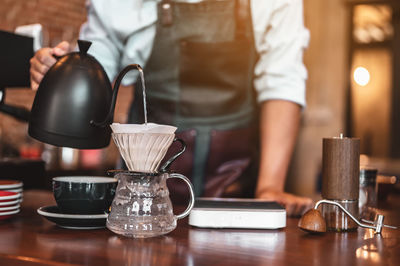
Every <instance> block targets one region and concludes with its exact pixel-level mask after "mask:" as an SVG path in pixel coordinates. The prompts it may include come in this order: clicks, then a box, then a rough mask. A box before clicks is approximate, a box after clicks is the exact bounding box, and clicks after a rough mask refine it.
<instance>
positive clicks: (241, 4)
mask: <svg viewBox="0 0 400 266" xmlns="http://www.w3.org/2000/svg"><path fill="white" fill-rule="evenodd" d="M235 1H236V2H235V10H236V11H235V12H236V39H239V40H243V39H246V38H247V36H248V35H247V34H248V30H249V29H248V26H249V24H248V23H249V22H251V15H250V14H251V13H250V0H235Z"/></svg>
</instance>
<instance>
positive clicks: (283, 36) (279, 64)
mask: <svg viewBox="0 0 400 266" xmlns="http://www.w3.org/2000/svg"><path fill="white" fill-rule="evenodd" d="M252 18H253V26H254V38H255V44H256V49H257V52H258V53H259V61H258V62H257V64H256V67H255V80H254V87H255V89H256V91H257V96H258V97H257V99H258V101H259V102H263V101H267V100H271V99H281V100H288V101H292V102H295V103H298V104H299V105H301V106H305V104H306V99H305V98H306V97H305V94H306V93H305V92H306V79H307V70H306V68H305V66H304V64H303V52H304V49H305V48H306V47H307V46H308V42H309V31H308V30H307V29H306V28H305V27H304V20H303V2H302V0H277V1H265V0H255V1H252Z"/></svg>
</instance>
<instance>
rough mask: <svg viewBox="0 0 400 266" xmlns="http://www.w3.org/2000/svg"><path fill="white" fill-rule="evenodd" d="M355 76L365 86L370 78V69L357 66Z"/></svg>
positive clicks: (358, 82)
mask: <svg viewBox="0 0 400 266" xmlns="http://www.w3.org/2000/svg"><path fill="white" fill-rule="evenodd" d="M353 78H354V81H355V82H356V83H357V84H358V85H360V86H365V85H367V84H368V83H369V80H370V75H369V71H368V70H367V69H366V68H365V67H357V68H356V69H355V70H354V74H353Z"/></svg>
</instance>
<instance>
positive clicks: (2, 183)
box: [0, 180, 24, 190]
mask: <svg viewBox="0 0 400 266" xmlns="http://www.w3.org/2000/svg"><path fill="white" fill-rule="evenodd" d="M23 185H24V183H22V182H21V181H18V180H0V189H3V190H4V189H10V188H13V189H15V188H22V186H23Z"/></svg>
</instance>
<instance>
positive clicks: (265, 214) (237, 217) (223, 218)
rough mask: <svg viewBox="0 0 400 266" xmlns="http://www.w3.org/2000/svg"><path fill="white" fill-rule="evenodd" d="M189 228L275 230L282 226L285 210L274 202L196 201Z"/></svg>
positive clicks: (211, 199) (214, 199) (251, 200)
mask: <svg viewBox="0 0 400 266" xmlns="http://www.w3.org/2000/svg"><path fill="white" fill-rule="evenodd" d="M189 224H190V225H192V226H196V227H206V228H244V229H278V228H283V227H285V226H286V210H285V208H284V207H282V206H281V205H279V204H278V203H277V202H274V201H263V200H256V199H228V198H197V199H196V201H195V204H194V207H193V209H192V211H191V212H190V215H189Z"/></svg>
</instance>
